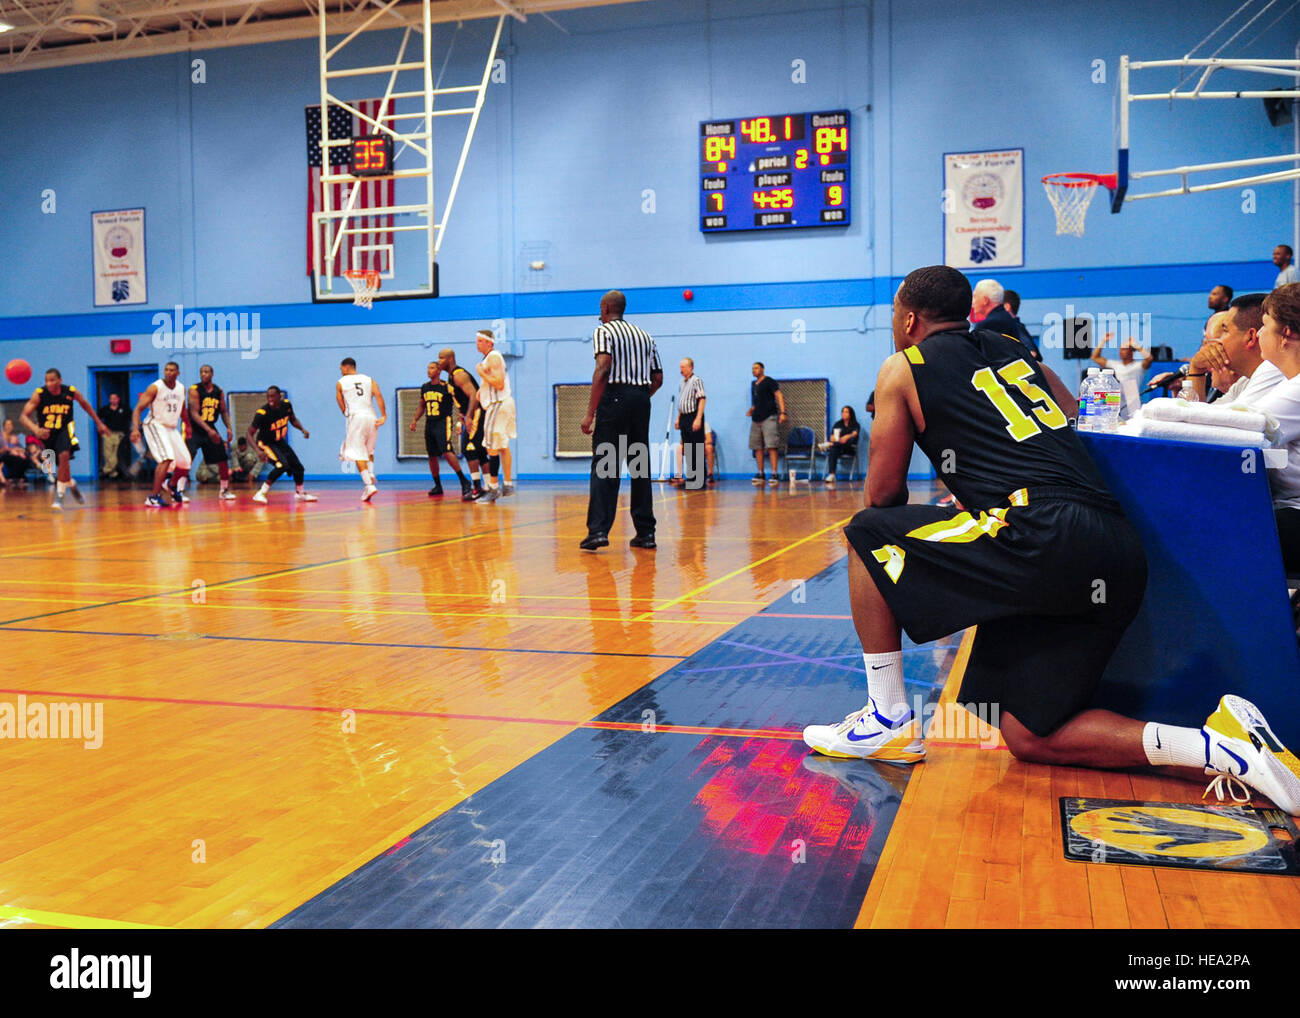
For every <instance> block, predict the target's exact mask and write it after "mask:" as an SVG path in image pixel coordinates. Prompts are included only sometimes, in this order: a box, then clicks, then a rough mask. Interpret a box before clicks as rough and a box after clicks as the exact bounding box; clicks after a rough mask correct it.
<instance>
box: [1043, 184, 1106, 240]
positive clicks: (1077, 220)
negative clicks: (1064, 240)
mask: <svg viewBox="0 0 1300 1018" xmlns="http://www.w3.org/2000/svg"><path fill="white" fill-rule="evenodd" d="M1117 186H1118V184H1117V181H1116V177H1115V174H1113V173H1049V174H1048V175H1047V176H1046V177H1044V178H1043V190H1044V191H1046V192H1047V200H1048V201H1050V202H1051V203H1052V208H1053V209H1054V210H1055V212H1056V232H1057V234H1058V235H1059V234H1062V233H1072V234H1074V235H1075V236H1076V237H1082V236H1083V220H1084V217H1085V216H1086V215H1087V214H1088V205H1089V204H1090V203H1091V202H1092V196H1093V194H1094V193H1095V192H1096V190H1097V188H1098V187H1104V188H1106V189H1107V190H1108V191H1114V190H1115V188H1116V187H1117Z"/></svg>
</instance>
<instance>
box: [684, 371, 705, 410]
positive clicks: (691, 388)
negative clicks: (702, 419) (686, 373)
mask: <svg viewBox="0 0 1300 1018" xmlns="http://www.w3.org/2000/svg"><path fill="white" fill-rule="evenodd" d="M704 398H705V396H704V383H703V382H702V381H700V376H699V375H697V374H694V373H692V374H691V377H690V378H683V379H682V387H681V389H679V390H678V392H677V412H678V413H679V414H693V413H695V407H696V404H698V403H699V401H700V400H702V399H704Z"/></svg>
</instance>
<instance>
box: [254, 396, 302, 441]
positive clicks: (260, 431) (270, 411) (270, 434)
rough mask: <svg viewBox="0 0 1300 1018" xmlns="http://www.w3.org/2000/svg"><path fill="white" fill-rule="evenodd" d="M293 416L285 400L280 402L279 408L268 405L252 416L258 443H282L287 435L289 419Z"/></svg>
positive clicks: (290, 407) (291, 409)
mask: <svg viewBox="0 0 1300 1018" xmlns="http://www.w3.org/2000/svg"><path fill="white" fill-rule="evenodd" d="M292 416H293V407H292V405H290V403H289V401H288V400H287V399H282V400H280V404H279V406H276V407H272V406H271V404H270V403H267V404H265V405H263V407H262V408H261V409H260V410H258V411H257V413H255V414H253V425H254V427H256V428H257V440H258V441H259V442H283V441H284V436H285V435H287V434H288V433H289V418H290V417H292Z"/></svg>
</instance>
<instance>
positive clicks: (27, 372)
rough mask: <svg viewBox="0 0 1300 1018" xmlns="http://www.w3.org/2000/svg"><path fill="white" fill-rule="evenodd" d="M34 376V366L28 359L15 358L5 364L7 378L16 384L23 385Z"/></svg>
mask: <svg viewBox="0 0 1300 1018" xmlns="http://www.w3.org/2000/svg"><path fill="white" fill-rule="evenodd" d="M31 377H32V366H31V365H30V364H28V363H27V362H26V361H23V360H18V359H17V358H15V359H14V360H11V361H10V362H9V363H8V364H7V365H5V378H7V379H9V381H11V382H12V383H13V384H14V385H22V384H23V383H24V382H26V381H27V380H28V379H30V378H31Z"/></svg>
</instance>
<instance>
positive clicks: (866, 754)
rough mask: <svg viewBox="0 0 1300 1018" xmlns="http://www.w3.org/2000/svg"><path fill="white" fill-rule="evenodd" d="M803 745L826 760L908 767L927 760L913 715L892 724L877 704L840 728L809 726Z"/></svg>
mask: <svg viewBox="0 0 1300 1018" xmlns="http://www.w3.org/2000/svg"><path fill="white" fill-rule="evenodd" d="M803 741H804V742H806V743H807V744H808V745H809V747H811V748H812V749H815V750H816V751H817V752H818V753H821V754H823V755H824V756H838V757H846V758H856V759H862V760H886V761H890V762H892V763H909V764H912V763H920V762H921V761H922V760H924V759H925V740H924V739H922V738H921V725H920V722H918V721H917V720H916V717H915V716H914V715H913V714H912V712H911V711H910V710H909V711H908V712H907V713H906V714H905V715H903V717H901V718H899V720H897V721H890V720H889V719H888V718H887V717H884V716H883V715H882V714H880V713H879V712H878V711H877V710H876V704H875V701H874V700H868V701H867V705H866V706H865V707H863V708H862V710H860V711H856V712H855V713H853V714H850V715H849V716H848V717H846V718H845V719H844V720H843V721H841V722H840V723H839V724H838V725H809V726H808V727H807V728H805V729H804V730H803Z"/></svg>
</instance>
